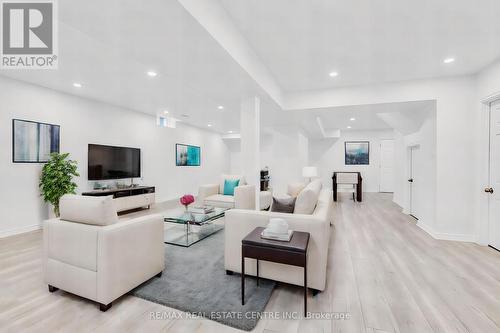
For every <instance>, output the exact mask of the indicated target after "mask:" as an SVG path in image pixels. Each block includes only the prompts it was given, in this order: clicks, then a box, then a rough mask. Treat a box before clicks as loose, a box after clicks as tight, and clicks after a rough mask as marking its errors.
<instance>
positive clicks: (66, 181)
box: [39, 153, 80, 217]
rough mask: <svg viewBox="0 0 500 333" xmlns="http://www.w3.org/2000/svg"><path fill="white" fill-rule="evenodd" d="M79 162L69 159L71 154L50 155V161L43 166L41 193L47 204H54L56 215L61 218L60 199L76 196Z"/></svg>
mask: <svg viewBox="0 0 500 333" xmlns="http://www.w3.org/2000/svg"><path fill="white" fill-rule="evenodd" d="M78 176H80V174H79V173H78V172H77V162H76V161H72V160H70V159H69V154H68V153H65V154H59V153H52V154H50V160H49V161H48V162H47V163H46V164H45V165H44V166H43V169H42V175H41V176H40V184H39V187H40V191H41V195H42V197H43V200H44V201H45V202H48V203H50V204H52V206H53V207H54V214H55V215H56V216H57V217H59V199H61V197H62V196H63V195H65V194H75V193H76V192H75V190H76V188H77V185H76V183H75V182H73V177H78Z"/></svg>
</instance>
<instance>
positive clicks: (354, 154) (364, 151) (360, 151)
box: [345, 141, 370, 165]
mask: <svg viewBox="0 0 500 333" xmlns="http://www.w3.org/2000/svg"><path fill="white" fill-rule="evenodd" d="M345 164H346V165H368V164H370V142H368V141H346V142H345Z"/></svg>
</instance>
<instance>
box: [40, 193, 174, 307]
mask: <svg viewBox="0 0 500 333" xmlns="http://www.w3.org/2000/svg"><path fill="white" fill-rule="evenodd" d="M60 212H61V217H60V218H58V219H51V220H47V221H45V222H44V226H43V243H44V256H43V264H44V265H43V266H44V276H45V281H46V283H47V284H48V286H49V291H50V292H54V291H56V290H57V289H62V290H65V291H68V292H70V293H73V294H76V295H79V296H82V297H85V298H88V299H90V300H93V301H95V302H97V303H99V305H100V309H101V311H106V310H108V309H109V308H110V307H111V305H112V302H113V301H114V300H115V299H117V298H118V297H120V296H122V295H123V294H125V293H127V292H128V291H130V290H132V289H133V288H135V287H137V286H138V285H140V284H141V283H143V282H145V281H147V280H148V279H150V278H152V277H154V276H155V275H157V276H161V274H162V271H163V270H164V268H165V252H164V249H165V247H164V243H163V220H162V218H161V216H160V215H148V216H144V217H139V218H134V219H131V220H127V221H119V220H118V216H117V214H116V209H115V207H114V205H113V200H112V199H111V197H85V196H76V195H66V196H64V197H63V198H61V201H60Z"/></svg>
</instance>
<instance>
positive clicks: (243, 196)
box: [234, 185, 255, 209]
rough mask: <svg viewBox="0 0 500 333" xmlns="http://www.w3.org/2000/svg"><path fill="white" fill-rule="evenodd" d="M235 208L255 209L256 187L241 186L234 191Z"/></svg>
mask: <svg viewBox="0 0 500 333" xmlns="http://www.w3.org/2000/svg"><path fill="white" fill-rule="evenodd" d="M234 208H237V209H255V186H254V185H241V186H237V187H236V188H235V189H234Z"/></svg>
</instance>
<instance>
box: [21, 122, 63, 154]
mask: <svg viewBox="0 0 500 333" xmlns="http://www.w3.org/2000/svg"><path fill="white" fill-rule="evenodd" d="M59 136H60V127H59V125H51V124H45V123H38V122H34V121H27V120H20V119H13V120H12V161H13V162H14V163H45V162H47V161H48V160H49V158H50V154H51V153H58V152H59V139H60V138H59Z"/></svg>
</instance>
